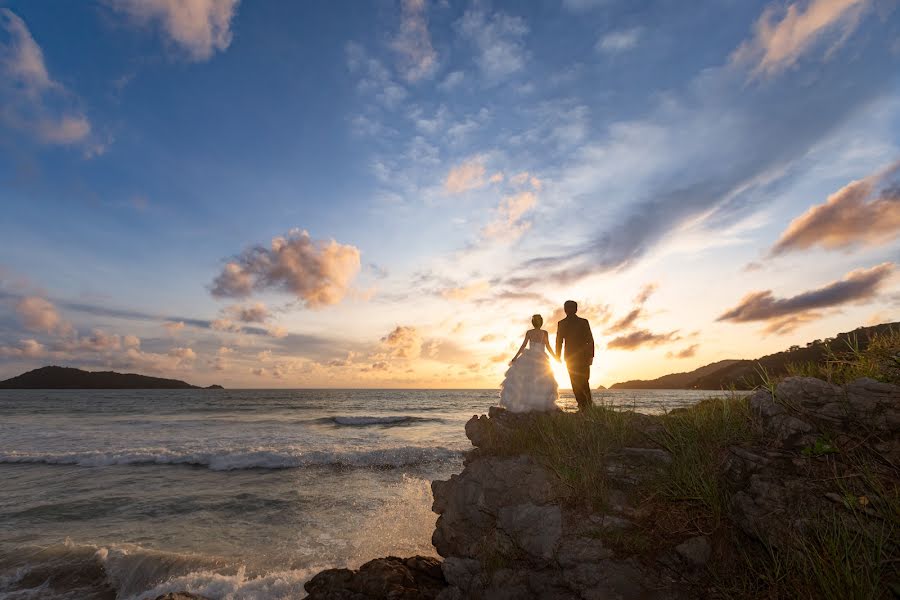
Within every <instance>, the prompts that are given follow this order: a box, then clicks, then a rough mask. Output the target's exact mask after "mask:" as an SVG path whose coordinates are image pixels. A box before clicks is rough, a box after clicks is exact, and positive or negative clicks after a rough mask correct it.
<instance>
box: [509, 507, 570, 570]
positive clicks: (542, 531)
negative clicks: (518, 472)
mask: <svg viewBox="0 0 900 600" xmlns="http://www.w3.org/2000/svg"><path fill="white" fill-rule="evenodd" d="M497 526H498V527H499V528H500V530H501V531H503V532H504V533H505V534H506V535H508V536H509V537H510V539H511V540H512V541H513V543H514V544H515V545H516V546H517V547H518V548H520V549H521V550H523V551H524V552H525V553H526V554H528V556H530V557H532V558H534V559H537V560H543V561H549V560H550V559H551V558H553V554H554V552H555V551H556V545H557V544H558V543H559V538H560V537H561V536H562V511H561V510H560V507H559V506H556V505H554V506H535V505H534V504H518V505H515V506H504V507H503V508H501V509H500V510H499V511H497Z"/></svg>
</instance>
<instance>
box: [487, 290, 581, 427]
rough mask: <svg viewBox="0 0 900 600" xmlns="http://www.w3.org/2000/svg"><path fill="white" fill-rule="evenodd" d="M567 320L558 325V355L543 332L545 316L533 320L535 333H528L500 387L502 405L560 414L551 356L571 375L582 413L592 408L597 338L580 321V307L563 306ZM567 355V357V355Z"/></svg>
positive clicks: (520, 409)
mask: <svg viewBox="0 0 900 600" xmlns="http://www.w3.org/2000/svg"><path fill="white" fill-rule="evenodd" d="M563 310H564V311H565V313H566V317H565V318H564V319H562V320H561V321H560V322H559V323H558V324H557V329H556V351H555V352H554V351H553V349H552V348H551V347H550V334H549V333H547V332H546V331H545V330H543V329H541V327H542V326H543V324H544V319H543V318H542V317H541V315H534V316H533V317H531V324H532V325H533V326H534V329H530V330H529V331H527V332H525V339H524V340H523V341H522V345H521V346H520V347H519V350H518V351H517V352H516V355H515V356H514V357H513V359H512V360H511V361H510V363H509V369H508V370H507V371H506V376H505V377H504V379H503V383H502V384H501V386H500V405H501V406H503V407H505V408H506V409H507V410H510V411H512V412H532V411H549V410H559V407H558V406H557V405H556V401H557V399H558V398H559V388H558V385H557V383H556V378H555V377H554V376H553V368H552V367H551V366H550V358H549V357H550V356H552V357H553V358H555V359H556V360H560V357H561V355H563V358H564V359H565V362H566V369H567V370H568V371H569V380H570V381H571V383H572V393H573V394H574V395H575V400H576V401H577V402H578V409H579V410H584V409H585V408H587V407H589V406H591V386H590V383H589V382H588V380H589V379H590V377H591V364H592V363H593V362H594V336H593V335H592V334H591V326H590V324H589V323H588V321H587V319H583V318H581V317H579V316H578V315H577V314H576V313H577V312H578V304H577V303H576V302H575V301H573V300H567V301H566V303H565V304H564V305H563ZM563 353H564V354H563Z"/></svg>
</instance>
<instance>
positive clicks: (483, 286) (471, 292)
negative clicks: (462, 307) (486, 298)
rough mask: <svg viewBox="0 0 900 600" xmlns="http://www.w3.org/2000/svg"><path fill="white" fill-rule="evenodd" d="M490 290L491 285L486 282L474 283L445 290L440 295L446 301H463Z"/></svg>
mask: <svg viewBox="0 0 900 600" xmlns="http://www.w3.org/2000/svg"><path fill="white" fill-rule="evenodd" d="M490 288H491V285H490V283H488V282H487V281H476V282H474V283H470V284H468V285H464V286H460V287H451V288H445V289H443V290H441V291H440V294H441V296H442V297H443V298H446V299H447V300H456V301H463V300H468V299H470V298H472V297H473V296H478V295H481V294H483V293H484V292H486V291H488V290H489V289H490Z"/></svg>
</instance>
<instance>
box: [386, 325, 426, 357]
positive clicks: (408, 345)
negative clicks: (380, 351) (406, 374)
mask: <svg viewBox="0 0 900 600" xmlns="http://www.w3.org/2000/svg"><path fill="white" fill-rule="evenodd" d="M381 343H382V344H383V345H384V347H385V348H386V349H387V350H388V352H389V353H390V355H391V356H392V357H393V358H399V359H403V360H411V359H415V358H419V356H420V355H421V354H422V337H421V336H420V335H419V331H418V330H417V329H416V328H415V327H409V326H403V325H398V326H397V327H395V328H394V330H393V331H391V332H390V333H389V334H387V335H386V336H384V337H383V338H381Z"/></svg>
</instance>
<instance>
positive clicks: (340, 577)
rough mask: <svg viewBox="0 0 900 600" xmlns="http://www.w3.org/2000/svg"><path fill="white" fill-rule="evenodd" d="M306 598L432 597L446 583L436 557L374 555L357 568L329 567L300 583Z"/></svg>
mask: <svg viewBox="0 0 900 600" xmlns="http://www.w3.org/2000/svg"><path fill="white" fill-rule="evenodd" d="M303 587H304V589H305V590H306V592H307V593H308V594H309V595H308V596H307V598H308V599H309V600H371V599H373V598H390V599H392V600H433V599H434V598H437V597H438V595H439V594H440V593H441V591H442V590H443V589H444V588H445V587H447V582H446V580H445V579H444V574H443V571H442V570H441V562H440V561H439V560H437V559H436V558H432V557H426V556H413V557H411V558H397V557H396V556H389V557H387V558H376V559H375V560H370V561H369V562H367V563H366V564H364V565H363V566H361V567H360V568H359V569H358V570H356V571H352V570H350V569H328V570H326V571H322V572H321V573H318V574H317V575H316V576H315V577H313V578H312V579H310V580H309V581H308V582H306V584H305V585H304V586H303Z"/></svg>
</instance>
